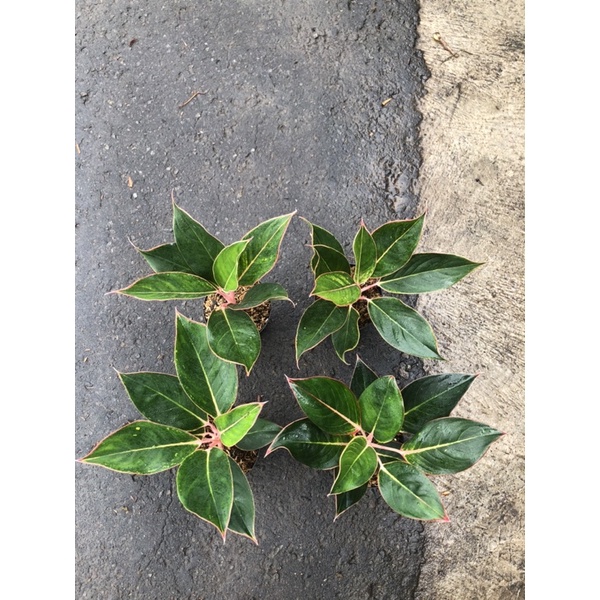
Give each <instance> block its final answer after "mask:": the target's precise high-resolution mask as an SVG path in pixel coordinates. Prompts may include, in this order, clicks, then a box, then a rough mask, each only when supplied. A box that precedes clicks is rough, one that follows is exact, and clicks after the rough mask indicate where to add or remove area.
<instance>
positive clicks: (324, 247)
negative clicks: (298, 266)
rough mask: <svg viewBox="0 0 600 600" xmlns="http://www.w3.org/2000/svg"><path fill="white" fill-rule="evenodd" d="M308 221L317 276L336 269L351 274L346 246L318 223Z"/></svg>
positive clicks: (313, 264)
mask: <svg viewBox="0 0 600 600" xmlns="http://www.w3.org/2000/svg"><path fill="white" fill-rule="evenodd" d="M304 221H306V219H304ZM306 223H307V224H308V225H309V227H310V231H311V240H312V243H311V246H312V248H313V251H314V255H313V258H312V260H311V268H312V270H313V271H314V273H315V277H318V276H319V275H322V274H323V273H332V272H334V271H343V272H344V273H348V274H350V263H349V262H348V259H347V258H346V255H345V253H344V248H343V247H342V245H341V244H340V243H339V242H338V240H337V239H336V238H335V236H334V235H333V234H332V233H331V232H329V231H327V230H326V229H323V228H322V227H319V226H318V225H315V224H313V223H310V222H309V221H306Z"/></svg>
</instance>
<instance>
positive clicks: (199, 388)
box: [81, 314, 281, 542]
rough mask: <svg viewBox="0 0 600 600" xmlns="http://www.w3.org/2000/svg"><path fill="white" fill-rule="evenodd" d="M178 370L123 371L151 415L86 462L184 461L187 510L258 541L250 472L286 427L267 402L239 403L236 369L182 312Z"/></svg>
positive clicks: (142, 464)
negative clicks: (273, 418) (267, 410)
mask: <svg viewBox="0 0 600 600" xmlns="http://www.w3.org/2000/svg"><path fill="white" fill-rule="evenodd" d="M175 370H176V373H177V375H169V374H166V373H150V372H140V373H119V377H120V379H121V382H122V383H123V385H124V387H125V389H126V391H127V393H128V395H129V397H130V398H131V401H132V402H133V403H134V404H135V406H136V408H137V409H138V410H139V411H140V413H141V414H142V415H143V416H144V417H145V419H146V420H139V421H134V422H133V423H129V424H128V425H125V426H124V427H122V428H121V429H119V430H117V431H115V432H114V433H112V434H111V435H109V436H108V437H107V438H105V439H104V440H103V441H101V442H100V443H99V444H98V445H97V446H96V447H95V448H94V449H93V450H92V451H91V452H90V453H89V454H88V455H87V456H85V457H84V458H82V459H81V462H83V463H87V464H94V465H100V466H102V467H106V468H108V469H112V470H113V471H118V472H121V473H133V474H138V475H150V474H152V473H159V472H161V471H166V470H169V469H172V468H173V467H179V469H178V472H177V494H178V497H179V499H180V501H181V503H182V504H183V506H184V507H185V508H186V509H187V510H189V511H190V512H192V513H194V514H195V515H197V516H198V517H200V518H201V519H203V520H205V521H208V522H209V523H212V524H213V525H214V526H215V527H216V528H217V529H218V530H219V532H220V533H221V535H222V537H223V539H225V537H226V535H227V532H228V531H232V532H233V533H236V534H239V535H242V536H246V537H248V538H250V539H251V540H253V541H254V542H256V536H255V532H254V499H253V496H252V491H251V489H250V485H249V484H248V480H247V479H246V475H245V471H247V470H249V469H250V468H252V465H253V464H254V461H255V460H256V456H257V452H256V450H257V449H259V448H262V447H264V446H266V445H268V444H269V443H270V442H271V441H272V440H273V438H274V437H275V435H276V434H277V433H278V432H279V431H280V429H281V428H280V427H279V426H278V425H276V424H275V423H272V422H270V421H268V420H266V419H262V418H259V415H260V412H261V409H262V407H263V405H264V403H263V402H251V403H247V404H235V403H236V399H237V390H238V376H237V367H236V366H235V365H234V364H231V363H228V362H225V361H223V360H221V359H220V358H218V357H217V356H216V355H215V354H214V353H213V352H212V351H211V350H210V349H209V342H208V327H207V325H205V324H203V323H197V322H195V321H192V320H191V319H188V318H186V317H184V316H183V315H181V314H177V317H176V339H175Z"/></svg>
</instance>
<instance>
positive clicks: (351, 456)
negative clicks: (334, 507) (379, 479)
mask: <svg viewBox="0 0 600 600" xmlns="http://www.w3.org/2000/svg"><path fill="white" fill-rule="evenodd" d="M376 469H377V454H376V453H375V450H374V449H373V448H372V447H371V446H369V445H368V444H367V439H366V438H364V437H362V436H357V437H354V438H352V440H351V441H350V442H349V443H348V445H347V446H346V447H345V448H344V451H343V452H342V455H341V456H340V465H339V471H338V475H337V477H336V479H335V481H334V482H333V486H332V487H331V492H330V494H341V493H343V492H349V491H350V490H353V489H355V488H357V487H360V486H361V485H363V484H365V483H367V482H368V481H369V479H371V477H372V476H373V473H375V471H376Z"/></svg>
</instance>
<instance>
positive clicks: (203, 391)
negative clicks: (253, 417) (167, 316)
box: [175, 313, 238, 417]
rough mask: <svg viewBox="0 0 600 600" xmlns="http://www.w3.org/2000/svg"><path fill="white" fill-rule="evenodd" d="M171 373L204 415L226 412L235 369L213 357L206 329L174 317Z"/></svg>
mask: <svg viewBox="0 0 600 600" xmlns="http://www.w3.org/2000/svg"><path fill="white" fill-rule="evenodd" d="M175 369H176V371H177V376H178V377H179V381H180V382H181V385H182V387H183V389H184V390H185V391H186V393H187V395H188V396H189V397H190V398H191V399H192V400H193V401H194V403H195V404H197V405H198V406H199V407H200V408H201V409H202V410H203V411H204V412H206V413H208V414H209V415H212V416H213V417H216V416H217V415H220V414H221V413H224V412H227V411H228V410H229V409H230V408H231V406H233V403H234V402H235V399H236V397H237V390H238V376H237V369H236V367H235V365H232V364H230V363H226V362H224V361H222V360H220V359H219V358H218V357H216V356H215V355H214V354H213V353H212V352H211V351H210V347H209V345H208V329H207V326H206V325H204V324H203V323H197V322H196V321H192V320H191V319H188V318H186V317H184V316H183V315H181V314H179V313H178V314H177V321H176V334H175Z"/></svg>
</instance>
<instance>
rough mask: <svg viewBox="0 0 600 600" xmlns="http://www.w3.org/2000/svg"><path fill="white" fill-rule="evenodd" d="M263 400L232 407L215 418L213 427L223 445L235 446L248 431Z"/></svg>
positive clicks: (254, 421) (256, 416) (258, 412)
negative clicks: (216, 430)
mask: <svg viewBox="0 0 600 600" xmlns="http://www.w3.org/2000/svg"><path fill="white" fill-rule="evenodd" d="M263 405H264V402H251V403H249V404H242V405H240V406H236V407H235V408H232V409H231V410H230V411H229V412H226V413H225V414H223V415H219V416H218V417H217V418H216V419H215V427H216V428H217V429H218V430H219V433H220V437H221V442H222V443H223V445H225V446H228V447H229V446H235V445H236V444H237V443H238V442H239V441H240V440H241V439H243V438H244V436H245V435H246V434H247V433H248V432H249V431H250V429H251V428H252V426H253V425H254V423H256V419H257V418H258V415H259V414H260V411H261V409H262V407H263Z"/></svg>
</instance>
